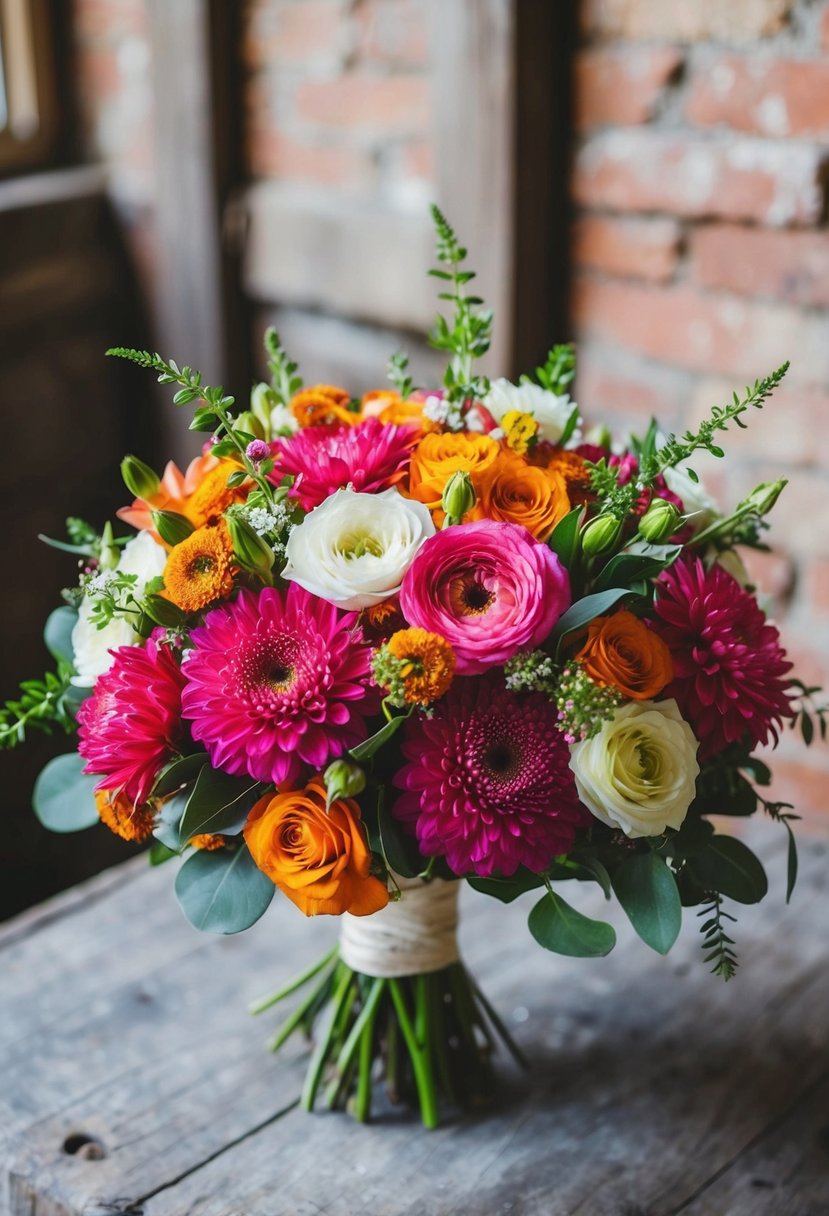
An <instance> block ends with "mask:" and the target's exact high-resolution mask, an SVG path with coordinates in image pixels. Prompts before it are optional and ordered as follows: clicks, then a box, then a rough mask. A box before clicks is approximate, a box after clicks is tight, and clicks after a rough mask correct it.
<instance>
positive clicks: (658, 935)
mask: <svg viewBox="0 0 829 1216" xmlns="http://www.w3.org/2000/svg"><path fill="white" fill-rule="evenodd" d="M612 882H613V890H614V891H615V892H616V898H617V899H618V901H619V903H620V904H621V905H622V907H623V908H624V910H625V912H626V913H627V915H628V919H629V920H630V923H631V924H632V925H633V927H634V929H635V930H636V932H637V933H638V934H639V936H640V937H641V939H642V941H643V942H645V944H646V945H648V946H650V947H651V949H653V950H656V951H657V952H658V953H659V954H667V953H668V951H669V950H670V948H671V946H672V945H673V944H674V942H675V941H676V939H677V935H678V933H679V930H680V928H681V926H682V901H681V900H680V898H679V891H678V890H677V885H676V882H675V880H674V876H673V874H672V873H671V871H670V870H669V869H668V867H667V866H666V865H665V862H664V861H663V860H662V858H661V857H659V856H658V855H657V854H656V853H643V854H640V855H639V856H635V857H629V858H628V859H627V861H625V862H623V863H622V865H621V866H619V868H618V870H617V871H616V872H615V874H614V875H613V879H612Z"/></svg>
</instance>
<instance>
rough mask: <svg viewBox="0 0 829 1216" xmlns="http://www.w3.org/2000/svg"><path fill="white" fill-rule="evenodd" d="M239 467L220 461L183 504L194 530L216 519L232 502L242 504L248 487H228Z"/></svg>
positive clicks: (185, 513) (233, 463)
mask: <svg viewBox="0 0 829 1216" xmlns="http://www.w3.org/2000/svg"><path fill="white" fill-rule="evenodd" d="M239 468H240V466H239V465H238V464H236V462H235V461H233V460H222V461H220V463H219V464H218V465H217V466H216V468H215V469H211V470H210V471H209V472H208V473H207V474H206V476H205V477H204V478H203V480H202V482H201V484H200V485H199V487H198V489H197V490H195V491H194V493H193V494H191V495H190V497H189V498H188V499H187V501H186V503H185V504H184V511H183V513H184V515H186V517H187V518H188V519H189V520H190V523H191V524H192V525H193V527H194V528H202V527H204V525H205V524H206V523H207V522H208V521H209V520H211V519H215V518H217V517H218V516H219V515H221V514H222V512H223V511H226V510H227V508H228V507H229V506H230V505H231V503H234V502H244V500H245V499H246V498H247V494H248V487H246V486H244V485H242V486H228V484H227V479H228V477H230V475H231V473H238V471H239Z"/></svg>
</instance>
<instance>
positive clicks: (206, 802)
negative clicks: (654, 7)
mask: <svg viewBox="0 0 829 1216" xmlns="http://www.w3.org/2000/svg"><path fill="white" fill-rule="evenodd" d="M266 789H267V787H266V786H264V785H263V784H262V783H261V782H259V781H253V780H252V779H251V778H250V777H231V776H229V775H228V774H227V773H223V772H221V771H220V770H219V769H214V768H211V767H210V765H209V764H205V765H204V767H203V768H202V769H201V771H200V773H199V775H198V777H197V778H196V784H195V787H194V788H193V792H192V793H191V795H190V797H189V798H188V800H187V805H186V807H185V808H184V815H183V816H182V820H181V824H180V826H179V838H180V843H181V844H182V845H184V844H185V843H186V842H187V841H188V840H189V839H190V837H191V836H199V835H201V834H202V833H210V834H214V835H223V836H235V835H237V834H238V833H239V832H241V830H242V828H243V827H244V826H245V821H246V820H247V817H248V812H249V811H250V809H251V807H253V806H254V805H255V803H257V802H258V801H259V799H260V798H261V797H262V795H263V794H264V793H265V792H266Z"/></svg>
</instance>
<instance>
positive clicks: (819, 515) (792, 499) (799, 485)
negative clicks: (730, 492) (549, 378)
mask: <svg viewBox="0 0 829 1216" xmlns="http://www.w3.org/2000/svg"><path fill="white" fill-rule="evenodd" d="M780 471H781V470H780V465H779V463H778V462H777V461H776V460H775V458H774V456H773V455H772V456H770V457H769V460H768V463H767V464H760V465H756V466H753V467H752V468H751V470H750V476H749V470H741V471H740V474H739V477H740V478H741V480H742V487H744V490H745V493H749V492H750V491H751V489H752V488H753V486H754V485H757V484H759V483H760V482H762V481H772V480H774V478H775V477H779V476H780ZM749 482H750V483H751V484H749ZM741 496H742V495H741ZM769 522H770V523H771V532H770V542H769V543H770V544H771V545H772V546H773V547H775V548H778V549H780V548H782V547H783V546H785V548H786V550H787V552H791V553H794V554H797V555H799V556H802V557H806V556H809V557H812V558H815V557H829V473H828V472H826V471H824V470H820V471H819V470H814V471H812V470H808V471H807V470H803V469H801V470H800V471H799V472H798V473H797V474H796V476H793V477H792V478H791V479H790V481H789V484H788V485H787V486H786V488H785V490H784V491H783V493H782V494H781V495H780V497H779V498H778V500H777V502H776V503H775V504H774V510H773V511H772V513H771V515H770V516H769ZM798 636H799V637H800V638H802V639H805V640H807V641H808V642H809V643H810V644H812V643H815V642H816V640H817V639H816V638H815V637H814V636H813V635H809V634H808V633H804V632H803V631H802V630H798ZM827 661H829V655H827Z"/></svg>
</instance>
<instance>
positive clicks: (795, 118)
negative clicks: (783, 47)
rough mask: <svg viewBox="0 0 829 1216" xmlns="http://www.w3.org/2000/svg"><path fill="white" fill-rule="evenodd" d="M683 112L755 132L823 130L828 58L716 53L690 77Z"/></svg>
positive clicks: (828, 113)
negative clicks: (760, 56)
mask: <svg viewBox="0 0 829 1216" xmlns="http://www.w3.org/2000/svg"><path fill="white" fill-rule="evenodd" d="M685 112H686V116H687V117H688V118H689V119H690V120H691V122H694V123H696V124H697V125H698V126H718V125H725V126H728V127H732V128H733V129H734V130H737V131H751V132H757V133H758V134H760V135H778V136H790V135H806V136H817V137H818V138H821V137H825V136H826V135H827V133H829V63H827V62H826V60H821V59H811V60H810V59H764V58H763V59H761V58H757V57H753V58H748V57H745V56H741V55H722V56H720V57H719V58H718V59H716V60H715V61H714V62H713V63H707V64H706V65H705V68H704V70H703V71H701V72H700V73H698V74H697V75H696V76H695V77H694V79H693V82H692V85H691V91H690V93H689V96H688V101H687V104H686V110H685Z"/></svg>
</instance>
